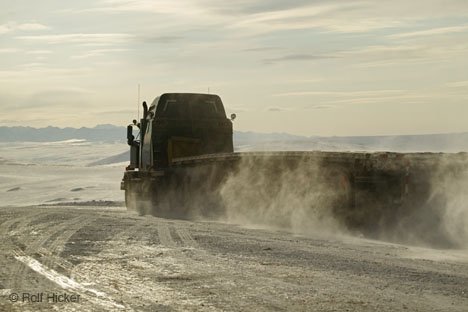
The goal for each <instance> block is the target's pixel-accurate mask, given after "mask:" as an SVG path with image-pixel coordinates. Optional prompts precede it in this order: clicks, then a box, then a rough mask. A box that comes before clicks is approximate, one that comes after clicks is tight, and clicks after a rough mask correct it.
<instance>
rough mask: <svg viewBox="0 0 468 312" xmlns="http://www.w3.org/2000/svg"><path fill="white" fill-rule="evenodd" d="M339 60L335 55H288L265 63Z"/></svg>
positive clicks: (269, 59) (266, 60)
mask: <svg viewBox="0 0 468 312" xmlns="http://www.w3.org/2000/svg"><path fill="white" fill-rule="evenodd" d="M331 58H337V56H335V55H323V54H288V55H284V56H280V57H276V58H268V59H264V60H263V62H264V63H266V64H274V63H281V62H288V61H315V60H322V59H331Z"/></svg>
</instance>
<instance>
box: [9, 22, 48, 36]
mask: <svg viewBox="0 0 468 312" xmlns="http://www.w3.org/2000/svg"><path fill="white" fill-rule="evenodd" d="M47 29H50V27H49V26H46V25H43V24H39V23H24V24H19V23H16V22H9V23H6V24H3V25H0V35H1V34H6V33H9V32H13V31H16V30H21V31H38V30H47Z"/></svg>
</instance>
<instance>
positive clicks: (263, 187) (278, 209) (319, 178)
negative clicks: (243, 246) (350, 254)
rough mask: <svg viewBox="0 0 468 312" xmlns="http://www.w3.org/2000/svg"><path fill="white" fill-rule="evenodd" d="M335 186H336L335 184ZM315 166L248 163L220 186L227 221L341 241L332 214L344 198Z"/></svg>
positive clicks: (328, 174)
mask: <svg viewBox="0 0 468 312" xmlns="http://www.w3.org/2000/svg"><path fill="white" fill-rule="evenodd" d="M335 182H336V183H335ZM337 187H339V179H338V176H331V172H327V170H325V169H324V168H323V167H322V166H321V164H320V162H319V161H316V160H315V161H312V160H309V159H304V158H303V159H299V160H288V159H287V158H284V159H277V158H265V157H260V158H256V157H247V158H244V159H242V161H241V162H240V163H239V166H238V167H237V169H236V170H234V171H233V172H232V173H231V174H230V175H229V176H228V177H227V179H226V180H225V181H224V183H223V185H222V186H221V188H220V196H221V199H222V203H223V206H224V211H225V220H226V221H228V222H231V223H236V224H242V225H248V226H263V227H265V226H268V227H275V228H281V229H287V230H289V231H292V232H294V233H305V234H314V236H330V235H341V234H343V233H344V232H345V228H344V227H343V226H342V225H341V224H340V222H339V220H337V219H336V218H335V216H334V213H333V209H334V207H336V206H337V203H338V202H339V200H340V199H341V197H342V196H344V194H343V192H340V191H339V190H338V189H337Z"/></svg>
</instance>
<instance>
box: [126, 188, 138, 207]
mask: <svg viewBox="0 0 468 312" xmlns="http://www.w3.org/2000/svg"><path fill="white" fill-rule="evenodd" d="M125 206H126V207H127V210H128V211H135V210H136V198H135V194H134V193H133V192H132V191H131V190H125Z"/></svg>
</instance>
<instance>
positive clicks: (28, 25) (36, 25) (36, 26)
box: [16, 23, 50, 31]
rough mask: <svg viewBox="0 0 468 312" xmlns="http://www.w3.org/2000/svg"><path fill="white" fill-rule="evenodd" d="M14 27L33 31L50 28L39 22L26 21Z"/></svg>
mask: <svg viewBox="0 0 468 312" xmlns="http://www.w3.org/2000/svg"><path fill="white" fill-rule="evenodd" d="M16 29H19V30H27V31H35V30H47V29H50V27H48V26H45V25H42V24H39V23H26V24H19V25H17V26H16Z"/></svg>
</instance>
